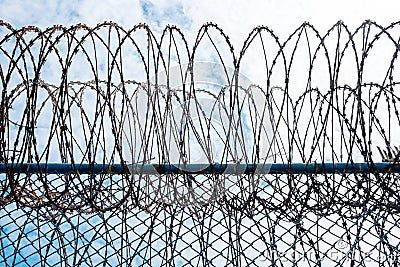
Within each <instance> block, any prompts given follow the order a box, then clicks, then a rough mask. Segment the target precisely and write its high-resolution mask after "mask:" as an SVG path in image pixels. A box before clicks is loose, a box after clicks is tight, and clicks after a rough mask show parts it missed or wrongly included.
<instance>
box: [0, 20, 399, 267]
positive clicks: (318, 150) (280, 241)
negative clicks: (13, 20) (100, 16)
mask: <svg viewBox="0 0 400 267" xmlns="http://www.w3.org/2000/svg"><path fill="white" fill-rule="evenodd" d="M399 28H400V22H397V23H393V24H391V25H389V26H388V27H383V26H380V25H378V24H376V23H374V22H371V21H366V22H364V23H363V24H362V25H361V26H360V27H359V28H357V29H356V30H354V31H351V30H349V29H348V28H347V27H346V25H345V24H344V23H343V22H338V23H337V24H335V25H334V26H333V27H332V28H331V29H330V30H329V31H328V32H327V33H326V34H320V33H319V32H318V31H317V30H316V29H315V28H314V27H313V26H312V25H310V24H308V23H305V24H303V25H301V26H300V27H299V28H297V29H296V30H295V31H294V32H293V34H291V35H290V36H289V37H287V38H286V39H282V37H281V38H278V36H277V35H275V33H274V32H273V31H272V30H270V29H269V28H268V27H264V26H260V27H257V28H255V29H254V30H253V31H252V32H251V33H250V34H249V36H248V37H247V38H246V39H245V40H244V43H243V46H242V48H241V50H238V51H235V49H234V47H233V45H232V44H231V41H230V39H229V38H228V37H227V36H226V35H225V34H224V32H223V31H222V29H220V28H219V27H218V26H217V25H214V24H211V23H210V24H205V25H204V26H203V27H201V29H200V30H199V32H198V33H197V37H196V39H195V41H194V43H193V44H190V43H189V41H187V40H186V39H185V37H184V35H183V33H182V32H181V31H180V30H179V29H177V28H176V27H173V26H168V27H166V28H165V30H164V31H163V32H162V34H161V36H160V37H159V38H158V37H156V35H155V34H153V32H152V31H151V30H150V29H149V28H148V27H147V26H146V25H137V26H135V27H133V28H132V29H128V30H127V29H123V28H121V27H119V26H118V25H116V24H115V23H103V24H99V25H98V26H96V27H94V28H90V27H88V26H86V25H75V26H72V27H69V28H66V27H63V26H53V27H50V28H48V29H45V30H40V29H38V28H36V27H27V28H23V29H14V28H12V26H10V25H8V24H7V23H5V22H0V81H1V89H2V90H1V91H2V94H1V109H0V137H1V142H0V161H1V163H0V172H1V174H0V265H1V266H397V265H398V262H399V259H398V257H399V253H398V252H399V243H400V228H399V219H400V217H399V204H398V201H399V189H400V184H399V179H398V178H399V172H400V167H399V165H398V162H399V159H400V152H399V145H400V135H399V134H398V133H399V132H400V118H399V112H398V103H399V97H398V95H399V93H398V92H397V90H399V80H400V79H399V78H400V77H399V76H400V72H399V69H398V68H399V67H400V66H399V62H398V60H397V54H398V51H399V38H400V30H399ZM190 47H192V48H190Z"/></svg>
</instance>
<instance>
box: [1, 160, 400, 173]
mask: <svg viewBox="0 0 400 267" xmlns="http://www.w3.org/2000/svg"><path fill="white" fill-rule="evenodd" d="M388 172H391V173H400V165H399V164H397V163H393V162H376V163H371V162H363V163H315V162H313V163H291V164H289V163H286V164H283V163H268V164H211V165H209V164H187V165H183V164H180V165H178V164H177V165H174V164H127V165H122V164H87V163H82V164H70V163H40V164H37V163H16V164H5V163H0V173H31V174H36V173H47V174H69V173H80V174H153V175H157V174H184V173H188V174H288V173H292V174H322V173H326V174H332V173H388Z"/></svg>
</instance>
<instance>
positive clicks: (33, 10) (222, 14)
mask: <svg viewBox="0 0 400 267" xmlns="http://www.w3.org/2000/svg"><path fill="white" fill-rule="evenodd" d="M0 4H1V9H0V19H2V20H4V21H7V22H9V23H11V24H12V25H13V26H14V27H16V28H19V27H22V26H27V25H35V26H39V27H41V28H45V27H47V26H51V25H53V24H63V25H71V24H76V23H86V24H88V25H89V26H94V25H96V24H97V23H99V22H103V21H114V22H117V23H118V24H120V25H122V26H124V27H126V28H130V27H132V26H133V25H135V24H138V23H140V22H145V23H148V24H149V25H150V26H151V27H152V29H153V30H154V31H160V30H161V29H162V28H163V27H164V26H165V25H166V24H173V25H177V26H178V27H180V28H181V29H182V30H183V32H184V33H185V35H187V36H190V35H191V34H195V33H196V32H197V30H198V29H199V28H200V26H201V25H202V24H203V23H205V22H210V21H211V22H215V23H217V24H218V25H219V26H221V27H222V29H224V31H225V32H226V33H227V34H228V35H229V36H230V37H231V38H232V40H233V42H234V44H235V43H237V42H239V43H237V45H239V44H241V43H242V42H243V40H244V38H245V37H246V36H247V35H248V33H249V32H250V30H251V29H252V28H253V27H254V26H257V25H267V26H269V27H271V28H272V29H274V30H275V31H276V32H278V35H279V36H281V37H282V38H284V37H286V36H287V35H288V34H289V33H290V32H291V31H293V30H294V29H295V28H296V27H298V26H299V25H300V24H301V23H302V22H304V21H309V22H310V23H311V24H313V25H315V26H316V27H317V28H318V29H319V30H321V31H324V30H327V29H328V28H329V27H330V26H332V25H333V24H334V23H335V22H337V21H338V20H343V21H344V22H345V23H346V24H347V25H349V26H350V28H351V29H354V28H355V27H356V26H358V25H360V24H361V23H362V21H364V20H366V19H371V20H375V21H377V22H378V23H380V24H382V25H387V24H388V23H390V22H393V21H397V20H399V18H400V17H399V15H398V10H399V9H398V7H399V6H400V3H399V2H398V1H395V0H390V1H377V0H375V1H370V0H352V1H348V0H336V1H319V0H311V1H299V0H293V1H287V0H267V1H262V0H261V1H252V0H249V1H239V0H232V1H228V0H224V1H216V0H203V1H177V0H162V1H150V0H139V1H138V0H119V1H115V0H102V1H96V0H68V1H67V0H64V1H50V0H37V1H23V0H1V1H0ZM193 38H194V36H193ZM237 45H236V46H237ZM236 49H237V48H236Z"/></svg>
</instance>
